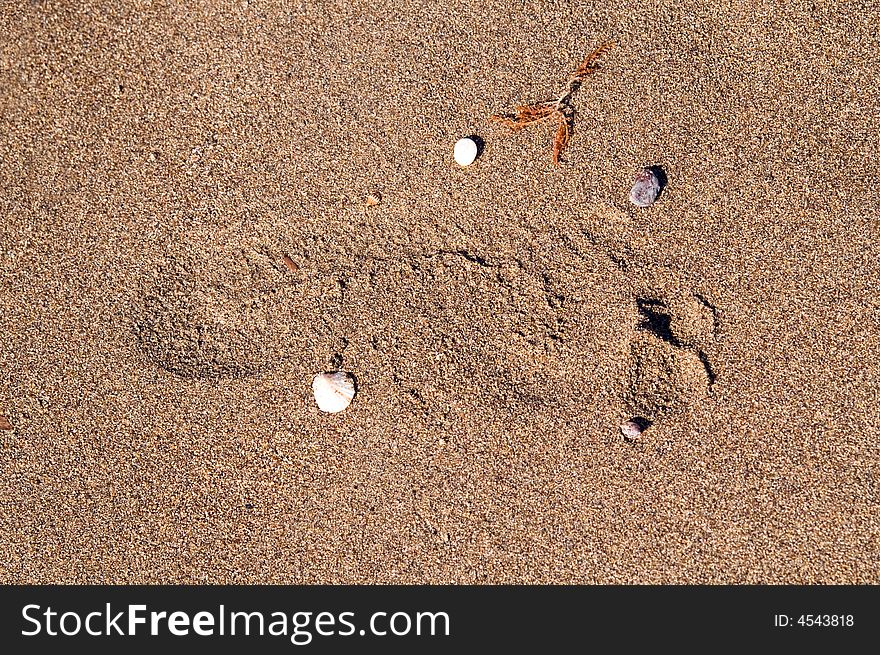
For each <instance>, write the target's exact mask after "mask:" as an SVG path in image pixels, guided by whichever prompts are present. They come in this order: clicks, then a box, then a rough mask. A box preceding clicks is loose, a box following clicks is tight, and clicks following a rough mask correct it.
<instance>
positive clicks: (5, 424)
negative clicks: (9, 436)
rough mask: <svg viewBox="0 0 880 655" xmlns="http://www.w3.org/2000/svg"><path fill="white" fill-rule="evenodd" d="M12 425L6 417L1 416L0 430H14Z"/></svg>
mask: <svg viewBox="0 0 880 655" xmlns="http://www.w3.org/2000/svg"><path fill="white" fill-rule="evenodd" d="M14 429H15V428H13V427H12V423H10V422H9V419H8V418H6V417H5V416H0V430H14Z"/></svg>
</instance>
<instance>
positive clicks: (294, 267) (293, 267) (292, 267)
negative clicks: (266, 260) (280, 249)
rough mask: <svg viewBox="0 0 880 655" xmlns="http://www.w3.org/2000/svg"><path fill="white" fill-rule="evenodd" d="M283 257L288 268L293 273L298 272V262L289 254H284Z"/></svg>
mask: <svg viewBox="0 0 880 655" xmlns="http://www.w3.org/2000/svg"><path fill="white" fill-rule="evenodd" d="M282 259H283V260H284V265H285V266H286V267H287V268H288V269H290V271H291V272H292V273H296V272H297V271H298V270H299V264H297V263H296V262H295V261H293V260H292V259H291V258H290V257H288V256H287V255H284V256H283V257H282Z"/></svg>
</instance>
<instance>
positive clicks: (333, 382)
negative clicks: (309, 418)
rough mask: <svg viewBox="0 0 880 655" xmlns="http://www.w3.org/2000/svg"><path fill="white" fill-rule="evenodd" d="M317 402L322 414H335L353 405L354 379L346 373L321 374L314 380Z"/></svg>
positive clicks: (313, 386) (313, 388)
mask: <svg viewBox="0 0 880 655" xmlns="http://www.w3.org/2000/svg"><path fill="white" fill-rule="evenodd" d="M312 391H313V392H314V394H315V402H316V403H317V404H318V409H320V410H321V411H322V412H327V413H329V414H335V413H336V412H341V411H342V410H343V409H345V408H346V407H348V406H349V405H350V404H351V400H352V398H354V392H355V389H354V379H352V377H351V376H350V375H349V374H348V373H346V372H345V371H333V372H331V373H319V374H318V375H316V376H315V379H314V380H312Z"/></svg>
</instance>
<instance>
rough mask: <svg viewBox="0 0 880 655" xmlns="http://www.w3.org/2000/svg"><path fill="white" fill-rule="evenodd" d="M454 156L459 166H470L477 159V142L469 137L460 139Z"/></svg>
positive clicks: (453, 150) (453, 153) (453, 152)
mask: <svg viewBox="0 0 880 655" xmlns="http://www.w3.org/2000/svg"><path fill="white" fill-rule="evenodd" d="M452 156H453V157H454V158H455V163H456V164H458V165H459V166H470V165H471V164H473V163H474V160H475V159H476V158H477V142H476V141H474V140H473V139H469V138H468V137H465V138H463V139H459V140H458V141H456V142H455V148H453V149H452Z"/></svg>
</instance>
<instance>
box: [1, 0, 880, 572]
mask: <svg viewBox="0 0 880 655" xmlns="http://www.w3.org/2000/svg"><path fill="white" fill-rule="evenodd" d="M707 4H708V6H707ZM781 4H784V8H780V7H779V6H780V5H781ZM315 5H318V6H315ZM872 5H873V8H872V9H869V7H870V6H872ZM878 21H880V11H878V9H877V8H876V5H874V3H867V2H865V3H850V2H840V3H821V2H786V3H778V2H772V1H770V0H768V1H767V2H760V1H758V0H756V1H754V2H725V1H723V0H713V1H712V2H710V3H704V2H698V1H696V0H694V1H693V2H672V3H663V4H662V5H661V4H660V3H654V2H646V3H641V4H639V3H632V2H619V1H611V2H597V3H574V2H572V3H566V2H547V3H543V2H539V3H532V2H529V3H522V2H517V1H515V0H505V1H503V2H483V1H478V0H472V1H470V2H460V1H454V0H453V1H450V0H444V2H442V3H436V4H433V3H426V2H425V3H423V2H414V1H410V0H394V1H386V0H371V1H370V2H362V1H357V2H352V1H349V0H346V1H344V2H337V3H331V2H318V3H311V2H284V3H277V4H276V3H272V2H263V1H261V0H254V1H253V2H250V3H248V2H240V1H238V2H221V1H219V0H211V1H207V0H203V1H201V2H200V1H187V2H183V1H178V2H163V1H151V0H136V1H133V2H122V1H120V0H111V1H104V0H101V1H97V0H85V1H83V2H76V3H73V2H63V1H59V2H43V1H40V0H31V1H30V2H12V1H11V0H4V1H3V2H2V4H0V109H2V112H0V216H2V218H0V415H3V416H5V417H6V418H7V419H8V421H9V423H10V426H11V427H12V428H13V429H12V430H2V431H0V446H2V447H0V498H2V504H0V507H2V509H0V579H2V581H4V582H100V583H104V582H151V583H152V582H156V583H158V582H249V583H256V582H273V583H275V582H287V583H301V582H302V583H318V582H322V583H329V582H334V583H335V582H390V583H398V582H462V583H472V582H476V583H485V582H492V583H494V582H528V583H531V582H550V583H557V582H584V583H593V582H600V583H610V582H649V583H655V582H693V583H696V582H724V583H745V582H750V583H755V582H770V583H795V582H829V583H830V582H834V583H838V582H840V583H843V582H849V583H852V582H869V583H878V582H880V550H878V545H880V544H878V539H880V511H878V494H880V490H878V477H880V448H878V428H880V420H878V414H877V412H878V406H880V393H878V389H880V361H878V351H880V299H878V288H880V265H878V256H880V247H878V232H880V228H878V226H880V223H878V219H880V217H878V205H880V191H878V189H880V186H878V168H877V162H878V160H880V147H878V136H877V134H878V133H877V126H878V124H880V109H878V108H880V73H878V70H880V65H878V64H880V55H878V52H880V49H878V48H880V43H878V32H880V28H878V24H880V22H878ZM606 39H614V40H615V41H616V42H617V46H616V47H615V48H614V49H613V50H612V51H611V52H609V53H608V55H607V56H606V57H605V58H604V59H603V61H602V64H603V66H602V68H601V70H600V71H599V72H598V73H597V74H596V75H594V76H593V77H591V78H590V79H589V80H588V81H587V83H586V84H585V85H584V86H583V88H582V89H581V90H580V91H579V92H578V93H577V95H576V96H575V97H574V101H573V102H574V106H575V108H576V109H577V110H578V114H577V117H576V123H575V133H574V136H573V141H572V144H571V147H570V149H569V150H568V151H567V152H566V153H565V154H564V156H563V162H562V165H561V166H560V167H559V168H554V167H553V166H552V163H551V161H550V152H551V141H552V129H551V130H549V131H548V130H546V129H540V128H536V129H529V130H525V131H522V132H520V133H518V134H511V133H509V132H508V131H506V130H505V129H504V128H503V127H501V126H493V125H490V124H489V123H488V121H487V118H488V117H489V116H490V115H491V114H494V113H498V112H504V111H509V110H510V109H512V108H513V106H514V105H516V104H520V103H523V102H534V101H539V100H545V99H548V98H553V97H556V96H557V95H558V93H559V91H560V90H561V89H562V88H564V86H565V82H566V79H567V77H568V75H569V73H570V72H571V70H572V68H573V67H574V66H576V65H577V63H578V62H579V61H580V60H581V58H583V57H584V56H585V55H586V54H587V53H588V52H589V51H590V50H592V49H593V48H594V47H595V46H596V45H598V44H599V43H601V42H603V41H605V40H606ZM468 134H476V135H479V136H480V137H481V138H482V139H483V140H484V141H485V150H484V152H483V153H482V155H481V157H480V158H479V159H478V160H477V162H476V163H475V164H474V165H472V166H471V167H469V168H467V169H461V168H458V167H456V166H455V164H454V163H453V162H452V145H453V143H454V142H455V140H456V139H458V138H459V137H461V136H464V135H468ZM645 164H657V165H662V166H663V167H664V168H665V170H666V172H667V174H668V177H669V186H668V188H667V189H666V190H665V191H664V193H663V195H662V196H661V197H660V199H659V201H658V202H657V203H656V204H655V205H654V206H653V207H651V208H648V209H636V208H635V207H633V206H632V205H630V203H629V201H628V193H629V188H630V185H631V181H632V179H633V176H634V175H635V173H636V171H638V170H639V168H640V167H641V166H643V165H645ZM370 194H373V195H377V196H379V197H381V202H380V203H379V204H378V205H374V206H367V204H366V198H367V196H368V195H370ZM285 255H287V256H288V257H289V258H290V259H291V260H292V261H294V262H295V263H296V264H297V266H298V270H296V271H292V270H290V268H289V267H287V266H286V265H285V262H284V260H283V257H284V256H285ZM336 368H342V369H344V370H347V371H350V372H351V373H353V374H354V376H355V377H356V379H357V384H358V393H357V396H356V397H355V400H354V402H353V403H352V405H351V406H350V407H349V408H348V409H347V410H346V411H345V412H343V413H341V414H336V415H327V414H322V413H320V412H319V411H318V409H317V407H316V406H315V404H314V401H313V399H312V396H311V389H310V383H311V379H312V377H313V376H314V375H315V374H316V373H318V372H321V371H326V370H334V369H336ZM633 415H642V416H645V417H646V418H649V419H650V420H652V421H653V422H654V424H653V426H652V427H651V428H650V429H648V430H647V431H646V432H645V433H643V435H642V436H641V437H640V438H639V439H638V440H636V441H633V442H627V441H626V440H624V439H623V438H622V436H621V435H620V433H619V432H618V431H617V427H618V425H619V424H620V423H621V421H623V420H626V419H628V418H630V417H631V416H633ZM7 427H8V426H7Z"/></svg>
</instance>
